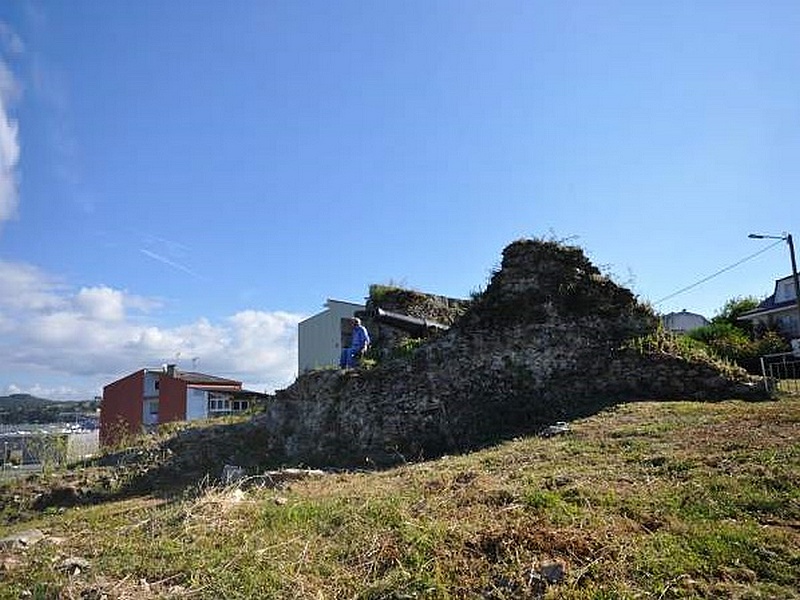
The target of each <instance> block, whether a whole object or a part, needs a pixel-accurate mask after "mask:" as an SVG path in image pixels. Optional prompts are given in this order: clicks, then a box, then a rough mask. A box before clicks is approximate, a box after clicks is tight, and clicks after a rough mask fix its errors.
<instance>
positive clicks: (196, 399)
mask: <svg viewBox="0 0 800 600" xmlns="http://www.w3.org/2000/svg"><path fill="white" fill-rule="evenodd" d="M208 394H209V393H208V392H207V391H206V390H197V389H193V388H189V389H188V390H187V391H186V420H187V421H194V420H197V419H205V418H206V416H207V415H208Z"/></svg>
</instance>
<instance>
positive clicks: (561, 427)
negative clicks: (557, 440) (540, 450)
mask: <svg viewBox="0 0 800 600" xmlns="http://www.w3.org/2000/svg"><path fill="white" fill-rule="evenodd" d="M569 432H570V428H569V425H568V424H567V423H565V422H564V421H558V422H557V423H556V424H555V425H549V426H547V427H545V428H544V429H543V430H542V431H541V432H540V433H539V435H540V436H541V437H544V438H548V437H553V436H555V435H565V434H567V433H569Z"/></svg>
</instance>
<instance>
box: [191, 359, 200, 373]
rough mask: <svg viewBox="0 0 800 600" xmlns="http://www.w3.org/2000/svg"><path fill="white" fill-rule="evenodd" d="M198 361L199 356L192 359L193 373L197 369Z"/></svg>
mask: <svg viewBox="0 0 800 600" xmlns="http://www.w3.org/2000/svg"><path fill="white" fill-rule="evenodd" d="M198 360H200V357H199V356H195V357H193V358H192V370H193V371H194V370H195V369H196V368H197V361H198Z"/></svg>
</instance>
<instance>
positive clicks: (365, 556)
mask: <svg viewBox="0 0 800 600" xmlns="http://www.w3.org/2000/svg"><path fill="white" fill-rule="evenodd" d="M799 433H800V400H798V399H790V398H786V399H784V400H781V401H778V402H765V403H757V404H754V403H744V402H737V401H730V402H721V403H716V404H702V403H691V402H678V403H672V402H671V403H639V404H628V405H623V406H620V407H618V408H616V409H614V410H609V411H606V412H604V413H601V414H599V415H596V416H594V417H592V418H588V419H585V420H581V421H579V422H575V423H573V424H572V433H571V434H569V435H567V436H563V437H556V438H550V439H541V438H525V439H518V440H513V441H510V442H507V443H505V444H502V445H499V446H497V447H494V448H490V449H486V450H484V451H481V452H476V453H473V454H470V455H464V456H451V457H444V458H442V459H439V460H436V461H431V462H427V463H420V464H413V465H407V466H404V467H401V468H397V469H392V470H389V471H385V472H379V473H350V474H331V475H327V476H325V477H324V478H321V479H309V480H306V481H300V482H294V483H292V484H291V486H290V487H288V488H284V489H275V488H270V487H265V486H264V487H262V486H258V485H253V486H249V487H244V488H242V489H240V488H238V487H228V488H214V487H211V488H205V489H196V490H191V491H189V492H187V493H186V495H184V496H181V497H176V498H172V499H169V500H163V499H154V498H140V499H133V500H126V501H123V502H113V503H106V504H102V505H97V506H89V507H78V508H71V509H68V510H66V511H64V512H62V513H60V514H45V515H40V516H38V517H36V518H35V519H34V520H32V521H29V522H26V523H17V524H15V525H14V526H13V531H19V530H21V529H25V528H31V527H39V528H40V529H42V530H43V531H44V532H45V533H46V534H47V535H48V536H49V540H46V541H44V542H41V543H39V544H37V545H35V546H33V547H31V548H29V549H28V550H25V551H19V550H15V551H10V552H7V553H6V554H7V556H13V557H14V558H15V559H16V560H17V562H16V563H15V564H13V565H12V566H11V567H9V570H7V571H6V572H5V573H3V574H2V580H0V597H8V598H17V597H21V596H22V595H24V594H26V593H27V594H29V595H28V596H27V597H38V598H102V597H106V598H172V597H174V598H178V597H182V598H183V597H185V598H319V599H322V598H360V599H378V598H387V599H388V598H395V599H401V598H495V599H501V598H570V599H589V598H595V599H611V598H653V599H667V598H742V599H745V598H800V594H799V593H798V592H797V589H798V581H800V491H798V490H800V446H799V445H798V439H800V436H798V434H799ZM53 540H57V542H56V541H53ZM71 556H72V557H74V556H77V557H81V558H85V559H86V560H87V561H88V562H89V564H90V565H91V566H90V568H89V569H88V570H84V571H82V572H79V573H75V572H66V573H65V572H63V571H61V570H59V569H58V565H60V564H62V562H63V560H64V558H67V557H71ZM12 562H13V561H12Z"/></svg>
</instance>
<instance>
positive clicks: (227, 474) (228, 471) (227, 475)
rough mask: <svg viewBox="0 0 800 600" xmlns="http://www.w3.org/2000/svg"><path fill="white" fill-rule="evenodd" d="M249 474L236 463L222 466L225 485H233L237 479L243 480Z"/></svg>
mask: <svg viewBox="0 0 800 600" xmlns="http://www.w3.org/2000/svg"><path fill="white" fill-rule="evenodd" d="M246 475H247V474H246V473H245V470H244V469H243V468H242V467H237V466H236V465H225V466H224V467H222V483H224V484H225V485H232V484H234V483H236V482H237V481H241V480H242V479H244V478H245V476H246Z"/></svg>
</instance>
